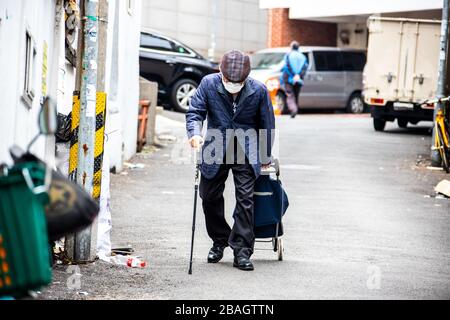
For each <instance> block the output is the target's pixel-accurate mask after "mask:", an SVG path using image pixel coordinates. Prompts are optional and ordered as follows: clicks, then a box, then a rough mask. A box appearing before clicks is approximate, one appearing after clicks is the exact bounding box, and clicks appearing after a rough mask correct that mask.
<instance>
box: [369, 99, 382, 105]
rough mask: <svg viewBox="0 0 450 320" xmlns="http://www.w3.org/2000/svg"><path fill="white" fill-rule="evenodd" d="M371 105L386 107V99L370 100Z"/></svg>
mask: <svg viewBox="0 0 450 320" xmlns="http://www.w3.org/2000/svg"><path fill="white" fill-rule="evenodd" d="M369 101H370V104H376V105H381V106H384V99H381V98H370V100H369Z"/></svg>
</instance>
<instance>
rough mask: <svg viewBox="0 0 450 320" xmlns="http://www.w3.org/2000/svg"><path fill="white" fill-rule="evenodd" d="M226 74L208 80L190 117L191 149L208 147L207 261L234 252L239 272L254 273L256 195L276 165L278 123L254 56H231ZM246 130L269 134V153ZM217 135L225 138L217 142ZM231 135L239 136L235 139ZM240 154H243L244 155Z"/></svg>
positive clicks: (203, 185) (204, 187) (204, 188)
mask: <svg viewBox="0 0 450 320" xmlns="http://www.w3.org/2000/svg"><path fill="white" fill-rule="evenodd" d="M220 71H221V72H220V73H215V74H211V75H208V76H206V77H204V78H203V80H202V81H201V82H200V86H199V87H198V89H197V91H196V92H195V94H194V95H193V96H192V100H191V105H190V107H189V110H188V111H187V113H186V129H187V134H188V137H189V142H190V145H191V147H192V148H195V149H199V148H200V146H201V145H202V149H203V150H202V154H203V157H202V159H203V161H202V162H201V165H200V171H201V179H200V197H201V199H202V200H203V201H202V204H203V212H204V214H205V220H206V229H207V231H208V235H209V236H210V238H211V239H212V241H213V246H212V248H211V250H210V251H209V254H208V259H207V260H208V263H217V262H219V261H220V260H221V259H222V257H223V251H224V249H225V248H226V247H227V246H230V247H231V248H232V249H233V252H234V257H235V258H234V263H233V266H234V267H236V268H238V269H241V270H253V264H252V262H251V261H250V256H251V255H252V253H253V247H254V243H255V234H254V231H253V228H254V217H253V208H254V202H253V190H254V185H255V181H256V179H257V178H258V176H259V175H260V173H261V167H262V168H264V167H268V166H269V165H270V161H271V159H270V158H271V147H272V139H273V137H272V130H273V129H274V128H275V119H274V114H273V108H272V104H271V102H270V98H269V94H268V92H267V89H266V87H265V86H264V85H263V84H262V83H260V82H258V81H256V80H253V79H251V78H249V77H248V75H249V74H250V59H249V57H248V55H246V54H244V53H243V52H241V51H238V50H232V51H229V52H227V53H226V54H225V55H224V56H223V58H222V61H221V64H220ZM206 119H207V120H208V130H207V131H206V138H205V139H204V140H203V138H202V134H201V132H202V125H203V122H204V121H205V120H206ZM242 130H245V131H248V130H250V131H251V130H253V131H254V132H255V133H257V132H258V131H259V132H261V131H262V130H265V131H266V132H267V136H266V139H267V140H266V143H267V145H266V148H267V149H266V150H264V151H261V150H262V148H264V147H261V145H260V142H261V141H262V143H261V144H264V141H263V140H261V139H263V138H259V135H258V134H255V135H254V138H250V137H249V139H245V137H244V139H240V138H239V136H238V132H239V131H242ZM217 131H219V133H220V137H218V136H213V135H214V132H215V134H217ZM229 132H233V133H232V134H231V135H229ZM203 141H204V143H203ZM211 144H215V147H214V148H213V149H212V151H211V154H208V152H207V151H208V150H210V149H211ZM217 144H218V145H217ZM238 148H239V149H240V150H241V152H238V150H237V149H238ZM260 148H261V150H260ZM255 152H256V153H258V154H259V155H257V154H255ZM212 153H214V156H212ZM218 153H220V155H218ZM239 154H241V155H245V159H243V160H244V161H241V160H240V159H239V158H240V157H239ZM209 156H211V157H214V158H215V157H218V158H217V161H214V162H209V161H207V160H206V161H205V158H208V157H209ZM230 170H231V171H232V173H233V178H234V185H235V195H236V207H235V210H234V214H233V218H234V226H233V228H230V226H229V225H228V223H227V221H226V219H225V207H224V197H223V192H224V189H225V181H226V180H227V178H228V173H229V171H230Z"/></svg>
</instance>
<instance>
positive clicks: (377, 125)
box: [373, 118, 386, 131]
mask: <svg viewBox="0 0 450 320" xmlns="http://www.w3.org/2000/svg"><path fill="white" fill-rule="evenodd" d="M384 127H386V120H384V119H381V118H373V128H374V129H375V131H383V130H384Z"/></svg>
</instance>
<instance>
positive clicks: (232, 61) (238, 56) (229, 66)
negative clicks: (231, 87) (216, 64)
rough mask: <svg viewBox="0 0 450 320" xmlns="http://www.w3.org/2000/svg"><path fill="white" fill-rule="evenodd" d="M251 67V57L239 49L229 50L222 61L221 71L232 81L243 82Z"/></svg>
mask: <svg viewBox="0 0 450 320" xmlns="http://www.w3.org/2000/svg"><path fill="white" fill-rule="evenodd" d="M250 69H251V67H250V57H249V56H248V55H246V54H245V53H243V52H241V51H239V50H231V51H228V52H227V53H225V54H224V55H223V57H222V61H221V62H220V71H221V72H222V74H223V75H224V77H225V78H227V80H229V81H231V82H243V81H244V80H245V79H247V77H248V75H249V74H250Z"/></svg>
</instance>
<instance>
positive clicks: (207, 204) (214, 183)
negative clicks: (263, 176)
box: [200, 164, 256, 258]
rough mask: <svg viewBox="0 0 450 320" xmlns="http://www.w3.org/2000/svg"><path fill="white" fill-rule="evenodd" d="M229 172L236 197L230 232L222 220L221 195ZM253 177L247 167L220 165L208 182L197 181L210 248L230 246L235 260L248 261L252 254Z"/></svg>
mask: <svg viewBox="0 0 450 320" xmlns="http://www.w3.org/2000/svg"><path fill="white" fill-rule="evenodd" d="M230 169H231V171H232V172H233V178H234V186H235V193H236V207H235V209H234V214H233V218H234V225H233V229H231V228H230V226H229V225H228V223H227V221H226V220H225V210H224V198H223V191H224V190H225V181H226V180H227V178H228V172H229V171H230ZM255 180H256V179H255V174H254V172H253V169H252V167H251V165H249V164H222V165H221V166H220V169H219V172H218V173H217V175H216V176H215V177H214V178H212V179H206V178H204V177H203V176H202V177H201V179H200V197H201V198H202V200H203V212H204V213H205V220H206V230H207V231H208V235H209V237H210V238H211V239H212V240H213V242H214V245H217V246H222V247H226V246H228V245H229V246H230V247H231V248H232V249H233V251H234V255H235V256H236V257H246V258H249V257H250V256H251V255H252V254H253V247H254V244H255V234H254V231H253V226H254V218H253V189H254V186H255Z"/></svg>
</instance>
